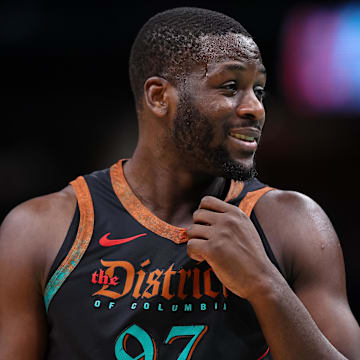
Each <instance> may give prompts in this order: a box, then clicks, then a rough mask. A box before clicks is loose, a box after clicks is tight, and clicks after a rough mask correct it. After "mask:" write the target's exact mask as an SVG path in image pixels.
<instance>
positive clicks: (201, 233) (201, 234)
mask: <svg viewBox="0 0 360 360" xmlns="http://www.w3.org/2000/svg"><path fill="white" fill-rule="evenodd" d="M209 231H211V230H210V226H208V225H199V224H192V225H191V226H189V227H188V229H187V231H186V233H187V236H188V238H189V239H193V238H194V239H195V238H198V239H204V240H207V239H208V238H209Z"/></svg>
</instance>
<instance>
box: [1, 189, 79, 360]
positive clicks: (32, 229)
mask: <svg viewBox="0 0 360 360" xmlns="http://www.w3.org/2000/svg"><path fill="white" fill-rule="evenodd" d="M75 204H76V202H75V198H74V196H73V195H71V190H70V189H67V190H64V191H62V192H60V193H56V194H52V195H48V196H44V197H40V198H36V199H33V200H30V201H28V202H26V203H23V204H21V205H19V206H18V207H16V208H15V209H14V210H12V211H11V212H10V213H9V215H8V216H7V217H6V218H5V220H4V222H3V224H2V226H1V228H0V289H1V292H0V359H4V360H20V359H24V357H26V359H29V360H35V359H36V360H38V359H43V358H44V355H45V351H46V339H47V324H46V313H45V306H44V303H43V290H44V287H45V282H46V278H47V274H48V271H49V268H50V266H51V264H52V261H53V260H54V258H55V256H56V254H57V252H58V250H59V248H60V246H61V243H62V241H63V239H64V237H65V235H66V231H67V229H68V227H69V225H70V222H71V219H72V214H73V212H74V209H75Z"/></svg>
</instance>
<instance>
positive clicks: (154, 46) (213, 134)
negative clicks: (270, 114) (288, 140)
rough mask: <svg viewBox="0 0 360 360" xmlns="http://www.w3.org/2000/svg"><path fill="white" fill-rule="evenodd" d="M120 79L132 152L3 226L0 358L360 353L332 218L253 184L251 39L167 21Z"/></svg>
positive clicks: (258, 123)
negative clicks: (132, 117) (130, 108)
mask: <svg viewBox="0 0 360 360" xmlns="http://www.w3.org/2000/svg"><path fill="white" fill-rule="evenodd" d="M130 79H131V85H132V89H133V92H134V96H135V100H136V109H137V114H138V119H139V142H138V145H137V148H136V150H135V153H134V154H133V157H132V158H131V159H128V160H122V161H119V162H118V163H117V164H115V165H113V166H112V167H111V168H110V169H106V170H103V171H98V172H95V173H92V174H90V175H86V176H85V177H79V178H78V179H76V180H75V181H73V182H71V185H69V186H68V187H66V188H65V189H63V190H62V191H60V192H58V193H55V194H50V195H47V196H43V197H40V198H36V199H33V200H30V201H28V202H25V203H23V204H21V205H19V206H18V207H16V208H15V209H14V210H13V211H12V212H11V213H10V214H9V215H8V216H7V218H6V219H5V221H4V223H3V225H2V227H1V239H0V286H1V296H0V319H1V321H0V358H1V359H2V360H20V359H21V360H23V359H27V360H33V359H34V360H35V359H42V358H46V359H51V360H55V359H96V360H99V359H101V360H106V359H123V360H131V359H144V360H155V359H160V360H172V359H174V360H175V359H178V360H189V359H192V360H204V359H216V360H219V359H220V360H225V359H243V360H260V359H276V360H279V359H287V360H288V359H291V360H300V359H301V360H311V359H316V360H319V359H325V360H326V359H329V360H330V359H331V360H335V359H342V360H343V359H351V360H355V359H359V357H360V355H359V354H360V330H359V326H358V324H357V322H356V320H355V319H354V317H353V315H352V313H351V310H350V308H349V305H348V302H347V299H346V290H345V276H344V265H343V259H342V254H341V249H340V245H339V242H338V239H337V236H336V234H335V231H334V229H333V227H332V225H331V224H330V221H329V220H328V218H327V216H326V215H325V214H324V212H323V210H322V209H321V208H320V207H319V206H318V205H317V204H315V203H314V201H312V200H311V199H309V198H308V197H306V196H304V195H302V194H299V193H295V192H288V191H281V190H278V189H274V188H271V187H268V186H265V185H264V184H262V183H261V182H259V181H258V180H257V179H256V178H255V177H254V175H255V167H254V166H255V165H254V154H255V151H256V148H257V145H258V143H259V140H260V137H261V132H262V128H263V126H264V121H265V113H264V107H263V97H264V87H265V80H266V74H265V68H264V65H263V64H262V60H261V56H260V52H259V49H258V47H257V45H256V44H255V42H254V41H253V39H252V38H251V36H250V35H249V34H248V33H247V32H246V30H245V29H244V28H243V27H242V26H241V25H240V24H239V23H238V22H236V21H235V20H233V19H231V18H229V17H227V16H225V15H223V14H220V13H216V12H213V11H208V10H204V9H197V8H177V9H172V10H169V11H165V12H163V13H160V14H158V15H156V16H154V17H153V18H151V19H150V20H149V21H148V22H147V23H146V24H145V25H144V27H143V28H142V29H141V31H140V32H139V34H138V36H137V38H136V40H135V42H134V44H133V47H132V51H131V56H130ZM64 239H65V240H64Z"/></svg>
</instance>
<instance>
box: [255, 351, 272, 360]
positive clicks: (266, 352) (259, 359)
mask: <svg viewBox="0 0 360 360" xmlns="http://www.w3.org/2000/svg"><path fill="white" fill-rule="evenodd" d="M269 351H270V348H267V350H266V351H265V353H264V354H263V355H261V356H260V357H259V358H258V359H257V360H261V359H263V358H264V357H265V356H266V355H267V354H268V353H269Z"/></svg>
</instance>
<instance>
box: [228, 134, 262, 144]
mask: <svg viewBox="0 0 360 360" xmlns="http://www.w3.org/2000/svg"><path fill="white" fill-rule="evenodd" d="M229 135H230V136H231V137H233V138H235V139H239V140H243V141H246V142H254V141H256V138H255V137H254V136H247V135H243V134H237V133H233V132H230V134H229Z"/></svg>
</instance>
